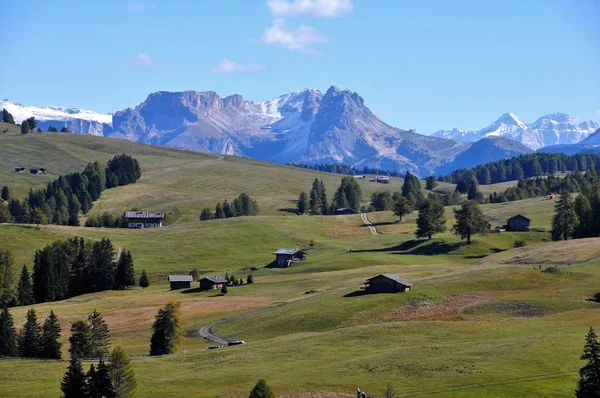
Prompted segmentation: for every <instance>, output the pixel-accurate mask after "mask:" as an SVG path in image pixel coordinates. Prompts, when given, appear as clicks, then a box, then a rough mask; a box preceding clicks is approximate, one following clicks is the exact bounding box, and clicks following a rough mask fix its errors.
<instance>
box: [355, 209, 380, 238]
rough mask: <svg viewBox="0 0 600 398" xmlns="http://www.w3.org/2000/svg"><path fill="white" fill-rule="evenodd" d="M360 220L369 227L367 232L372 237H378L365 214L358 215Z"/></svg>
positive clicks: (375, 229)
mask: <svg viewBox="0 0 600 398" xmlns="http://www.w3.org/2000/svg"><path fill="white" fill-rule="evenodd" d="M360 218H361V219H362V220H363V222H364V223H365V225H366V226H367V227H369V230H370V231H371V233H372V234H373V235H379V232H377V228H375V226H374V225H373V224H371V221H369V219H368V218H367V213H360Z"/></svg>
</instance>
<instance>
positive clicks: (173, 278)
mask: <svg viewBox="0 0 600 398" xmlns="http://www.w3.org/2000/svg"><path fill="white" fill-rule="evenodd" d="M193 281H194V278H193V277H192V276H191V275H169V282H193Z"/></svg>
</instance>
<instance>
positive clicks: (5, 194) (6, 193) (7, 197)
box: [0, 187, 10, 202]
mask: <svg viewBox="0 0 600 398" xmlns="http://www.w3.org/2000/svg"><path fill="white" fill-rule="evenodd" d="M0 197H1V198H2V199H4V200H5V201H7V202H8V201H9V200H10V191H9V190H8V187H2V194H1V195H0Z"/></svg>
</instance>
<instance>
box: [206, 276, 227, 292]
mask: <svg viewBox="0 0 600 398" xmlns="http://www.w3.org/2000/svg"><path fill="white" fill-rule="evenodd" d="M199 282H200V290H210V289H222V288H223V286H224V285H226V284H227V279H225V278H221V277H220V276H207V277H205V278H202V279H200V281H199Z"/></svg>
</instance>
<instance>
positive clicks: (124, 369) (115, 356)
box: [108, 346, 137, 398]
mask: <svg viewBox="0 0 600 398" xmlns="http://www.w3.org/2000/svg"><path fill="white" fill-rule="evenodd" d="M108 372H109V375H110V381H111V385H112V391H113V393H114V396H115V397H116V398H127V397H131V396H132V395H133V393H134V392H135V389H136V387H137V381H136V380H135V374H134V372H133V368H132V366H131V361H130V360H129V358H128V357H127V354H125V351H123V349H122V348H121V347H119V346H117V347H115V348H113V350H112V352H111V353H110V356H109V358H108Z"/></svg>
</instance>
